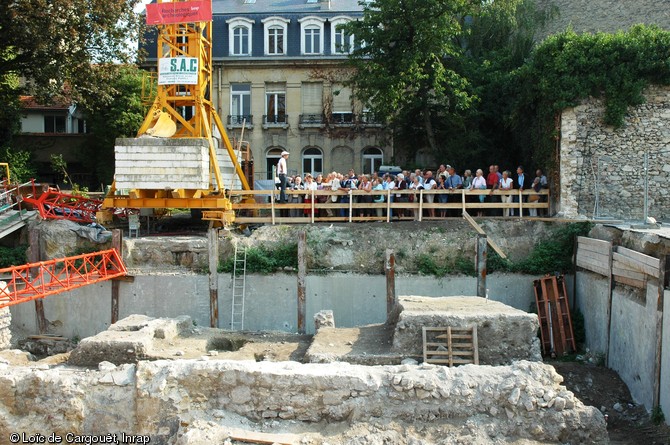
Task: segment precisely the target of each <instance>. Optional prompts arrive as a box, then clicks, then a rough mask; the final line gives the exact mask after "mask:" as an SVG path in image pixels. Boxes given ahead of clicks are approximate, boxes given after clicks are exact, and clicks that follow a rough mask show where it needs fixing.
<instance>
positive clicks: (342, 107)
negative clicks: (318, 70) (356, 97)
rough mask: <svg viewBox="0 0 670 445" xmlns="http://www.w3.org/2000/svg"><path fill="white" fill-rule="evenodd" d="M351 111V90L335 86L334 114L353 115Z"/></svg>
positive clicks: (342, 86)
mask: <svg viewBox="0 0 670 445" xmlns="http://www.w3.org/2000/svg"><path fill="white" fill-rule="evenodd" d="M336 93H337V94H336ZM351 110H352V106H351V88H349V87H345V86H344V85H333V112H335V113H351Z"/></svg>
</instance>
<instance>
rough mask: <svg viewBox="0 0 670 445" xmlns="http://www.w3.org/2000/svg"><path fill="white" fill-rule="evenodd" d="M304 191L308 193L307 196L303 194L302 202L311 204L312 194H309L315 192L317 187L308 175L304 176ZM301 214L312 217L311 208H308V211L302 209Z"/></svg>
mask: <svg viewBox="0 0 670 445" xmlns="http://www.w3.org/2000/svg"><path fill="white" fill-rule="evenodd" d="M304 189H305V190H306V191H307V192H308V193H307V194H305V201H304V202H306V203H310V204H311V203H312V193H311V191H312V190H315V191H316V190H317V185H316V182H315V181H314V178H313V177H312V175H311V174H309V173H307V174H306V175H305V186H304ZM303 213H304V214H305V215H306V216H311V215H312V207H311V206H310V208H308V209H303Z"/></svg>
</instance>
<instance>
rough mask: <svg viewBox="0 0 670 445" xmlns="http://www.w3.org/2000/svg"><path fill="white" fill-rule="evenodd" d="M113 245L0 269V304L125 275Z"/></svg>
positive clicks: (31, 298)
mask: <svg viewBox="0 0 670 445" xmlns="http://www.w3.org/2000/svg"><path fill="white" fill-rule="evenodd" d="M127 273H128V272H127V271H126V266H125V265H124V264H123V262H122V261H121V258H120V257H119V254H118V252H117V251H116V249H109V250H103V251H100V252H94V253H86V254H83V255H76V256H71V257H67V258H57V259H54V260H49V261H40V262H38V263H31V264H25V265H22V266H12V267H8V268H5V269H0V275H10V276H11V278H9V279H8V280H4V282H5V283H6V287H5V286H4V285H1V284H0V308H3V307H7V306H13V305H15V304H20V303H24V302H26V301H31V300H37V299H40V298H44V297H47V296H49V295H54V294H57V293H60V292H65V291H69V290H72V289H76V288H78V287H82V286H87V285H89V284H94V283H98V282H100V281H106V280H111V279H112V278H116V277H121V276H124V275H126V274H127Z"/></svg>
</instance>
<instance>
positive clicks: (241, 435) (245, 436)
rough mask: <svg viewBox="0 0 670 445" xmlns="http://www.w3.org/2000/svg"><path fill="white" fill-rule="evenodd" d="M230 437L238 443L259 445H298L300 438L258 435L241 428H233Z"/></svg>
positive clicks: (287, 435)
mask: <svg viewBox="0 0 670 445" xmlns="http://www.w3.org/2000/svg"><path fill="white" fill-rule="evenodd" d="M229 437H230V438H231V439H232V440H236V441H238V442H249V443H257V444H263V445H265V444H268V445H271V444H275V443H276V444H280V445H295V444H297V443H298V440H299V437H298V436H297V435H295V434H275V433H257V432H255V431H247V430H242V429H239V428H231V429H230V431H229Z"/></svg>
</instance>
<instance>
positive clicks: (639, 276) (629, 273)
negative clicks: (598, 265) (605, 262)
mask: <svg viewBox="0 0 670 445" xmlns="http://www.w3.org/2000/svg"><path fill="white" fill-rule="evenodd" d="M612 275H614V276H617V277H625V278H631V279H633V280H637V281H647V274H645V273H644V272H638V271H635V270H631V269H622V268H621V267H617V266H612Z"/></svg>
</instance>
